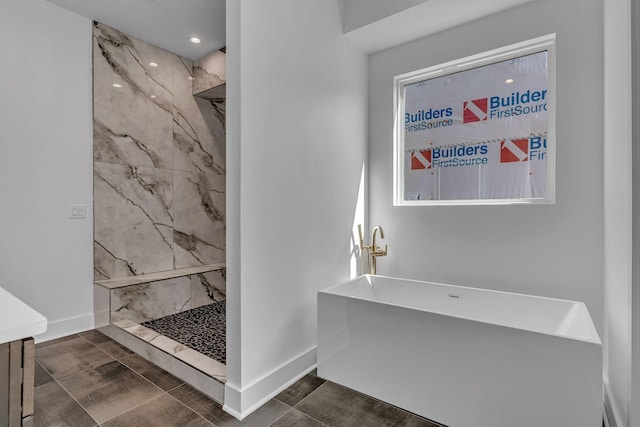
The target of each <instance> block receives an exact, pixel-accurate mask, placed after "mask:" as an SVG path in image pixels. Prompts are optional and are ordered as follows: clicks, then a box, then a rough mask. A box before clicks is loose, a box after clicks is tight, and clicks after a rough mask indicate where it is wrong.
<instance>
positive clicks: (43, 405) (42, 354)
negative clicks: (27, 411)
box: [35, 331, 442, 427]
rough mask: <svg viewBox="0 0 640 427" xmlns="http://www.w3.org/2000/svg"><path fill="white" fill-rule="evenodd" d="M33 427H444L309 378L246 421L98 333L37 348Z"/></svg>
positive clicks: (274, 399)
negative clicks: (237, 418) (232, 415)
mask: <svg viewBox="0 0 640 427" xmlns="http://www.w3.org/2000/svg"><path fill="white" fill-rule="evenodd" d="M36 361H37V363H36V391H35V400H36V401H35V425H36V426H56V427H58V426H60V427H66V426H68V427H85V426H88V427H91V426H104V427H147V426H148V427H163V426H175V427H185V426H209V427H211V426H214V427H216V426H217V427H227V426H253V427H268V426H269V427H287V426H300V427H306V426H308V427H316V426H328V427H349V426H354V427H356V426H357V427H363V426H371V427H382V426H395V427H442V426H440V424H436V423H433V422H430V421H428V420H426V419H424V418H421V417H418V416H416V415H414V414H411V413H409V412H406V411H403V410H401V409H398V408H396V407H394V406H391V405H388V404H386V403H384V402H380V401H379V400H376V399H372V398H370V397H368V396H365V395H363V394H360V393H357V392H355V391H353V390H350V389H348V388H345V387H342V386H339V385H337V384H334V383H331V382H329V381H325V380H323V379H322V378H319V377H317V376H315V375H313V374H309V375H306V376H305V377H303V378H302V379H301V380H299V381H298V382H296V383H295V384H294V385H292V386H291V387H289V388H288V389H286V390H285V391H283V392H282V393H280V394H278V395H277V396H276V397H275V398H273V399H271V400H270V401H269V402H267V403H266V404H265V405H263V406H262V407H261V408H260V409H258V410H257V411H256V412H254V413H253V414H251V415H250V416H248V417H247V418H246V419H244V420H243V421H242V422H240V421H238V420H236V419H235V418H233V417H231V416H230V415H229V414H227V413H226V412H224V411H223V410H222V407H221V406H220V405H219V404H218V403H216V402H214V401H213V400H210V399H209V398H207V397H206V396H205V395H203V394H202V393H200V392H198V391H197V390H195V389H194V388H192V387H191V386H189V385H187V384H184V383H183V382H182V381H180V380H179V379H177V378H175V377H174V376H172V375H170V374H169V373H167V372H165V371H163V370H161V369H160V368H158V367H156V366H154V365H153V364H151V363H149V362H147V361H146V360H145V359H143V358H142V357H140V356H138V355H136V354H134V353H132V352H131V351H129V350H128V349H126V348H124V347H122V346H121V345H119V344H118V343H116V342H115V341H113V340H111V339H110V338H108V337H106V336H105V335H103V334H102V333H100V332H98V331H88V332H83V333H81V334H77V335H71V336H69V337H65V338H60V339H57V340H54V341H49V342H46V343H42V344H38V345H36Z"/></svg>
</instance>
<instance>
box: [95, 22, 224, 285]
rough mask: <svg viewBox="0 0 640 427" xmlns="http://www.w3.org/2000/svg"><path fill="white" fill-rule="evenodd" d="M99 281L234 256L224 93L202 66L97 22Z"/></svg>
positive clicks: (97, 231) (201, 263)
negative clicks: (211, 95) (207, 94)
mask: <svg viewBox="0 0 640 427" xmlns="http://www.w3.org/2000/svg"><path fill="white" fill-rule="evenodd" d="M93 45H94V51H93V52H94V58H93V71H94V150H93V151H94V200H95V202H94V220H95V221H94V223H95V227H94V236H95V237H94V238H95V242H94V265H95V272H94V276H95V277H94V280H96V281H102V280H109V279H115V278H122V277H128V276H138V275H142V274H147V273H155V272H160V271H167V270H173V269H178V268H182V267H192V266H200V265H203V264H210V263H213V262H218V261H222V260H224V259H225V219H224V218H225V214H224V213H225V205H224V203H225V178H224V174H225V164H224V157H225V149H224V144H225V128H224V110H225V105H224V104H225V102H224V100H223V99H218V100H205V99H200V98H194V97H193V94H192V91H193V88H192V80H190V79H189V78H190V77H191V76H192V73H193V64H192V62H191V61H190V60H187V59H185V58H181V57H179V56H177V55H175V54H172V53H170V52H167V51H165V50H163V49H160V48H158V47H155V46H152V45H150V44H148V43H146V42H144V41H141V40H139V39H136V38H135V37H131V36H128V35H126V34H124V33H122V32H120V31H117V30H115V29H113V28H110V27H108V26H106V25H103V24H100V23H95V24H94V32H93Z"/></svg>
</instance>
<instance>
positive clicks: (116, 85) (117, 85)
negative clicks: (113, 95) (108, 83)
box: [113, 83, 122, 87]
mask: <svg viewBox="0 0 640 427" xmlns="http://www.w3.org/2000/svg"><path fill="white" fill-rule="evenodd" d="M113 87H122V85H121V84H119V83H114V84H113Z"/></svg>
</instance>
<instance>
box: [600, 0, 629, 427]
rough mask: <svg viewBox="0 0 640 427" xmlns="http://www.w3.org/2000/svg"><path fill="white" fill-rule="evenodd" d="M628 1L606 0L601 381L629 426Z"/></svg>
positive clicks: (616, 417) (611, 409)
mask: <svg viewBox="0 0 640 427" xmlns="http://www.w3.org/2000/svg"><path fill="white" fill-rule="evenodd" d="M629 16H630V1H629V0H609V1H605V2H604V54H605V57H604V60H605V61H604V89H605V93H604V140H605V144H604V231H605V233H604V236H605V240H604V243H605V246H604V249H605V253H604V255H605V258H604V259H605V264H604V272H605V275H604V285H605V286H604V336H603V338H604V340H603V341H604V364H605V368H604V383H605V402H606V405H607V412H608V413H609V416H610V417H612V418H613V419H611V422H612V423H613V422H615V424H614V425H617V426H618V427H624V426H630V423H629V409H630V408H629V403H630V399H631V396H630V392H631V289H632V287H631V283H632V257H631V255H632V246H631V230H632V225H631V218H632V215H631V214H632V209H631V200H632V193H631V190H632V186H631V182H632V181H631V170H632V168H631V164H632V156H631V90H630V88H631V27H630V23H631V22H630V19H629Z"/></svg>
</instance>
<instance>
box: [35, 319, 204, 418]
mask: <svg viewBox="0 0 640 427" xmlns="http://www.w3.org/2000/svg"><path fill="white" fill-rule="evenodd" d="M98 332H99V331H98ZM75 335H77V336H79V337H80V338H82V339H84V340H85V341H86V342H88V343H89V344H91V345H92V346H94V347H95V348H97V349H98V350H100V351H102V352H103V353H104V354H106V355H107V356H109V357H111V358H112V359H113V360H112V361H110V362H106V363H103V364H102V365H99V366H94V367H91V368H86V369H80V370H78V371H76V372H72V373H70V374H67V375H64V376H62V377H60V378H66V377H68V376H70V375H74V374H77V373H78V372H81V371H88V370H90V369H96V368H98V367H100V366H104V365H106V364H107V363H113V362H117V363H119V364H120V365H122V366H124V367H125V368H126V369H128V370H129V371H131V372H133V373H134V374H136V375H138V376H139V377H140V378H142V379H143V380H144V381H146V382H148V383H150V384H151V385H153V386H154V387H155V388H157V389H158V390H160V391H161V393H160V394H159V395H157V396H154V397H152V398H150V399H148V400H146V401H144V402H142V403H140V404H139V405H136V406H134V407H133V408H130V409H127V410H125V411H123V412H121V413H119V414H117V415H115V416H113V417H111V418H109V419H107V420H105V421H103V422H102V423H99V422H98V421H97V420H96V419H95V418H94V417H93V416H92V415H91V413H90V412H89V410H88V409H87V408H85V407H84V405H82V404H81V403H80V401H78V399H76V398H75V396H74V395H73V394H71V392H70V391H69V390H67V389H66V388H65V387H64V386H63V385H62V384H61V383H60V382H59V381H58V379H57V378H56V377H54V376H53V375H51V373H50V372H49V371H48V370H47V369H46V368H45V367H44V366H43V365H42V363H40V362H38V363H39V364H40V365H41V366H42V367H43V368H44V369H45V371H47V373H48V374H49V375H51V378H53V379H54V381H56V382H57V383H58V385H59V386H60V387H62V389H63V390H64V391H65V392H66V393H67V394H68V395H69V396H70V397H71V398H72V399H73V400H74V401H75V402H77V403H78V405H80V407H81V408H82V409H83V410H84V411H85V412H86V413H87V415H89V416H90V417H91V418H92V419H93V420H94V421H95V422H96V424H97V425H98V426H101V425H102V424H104V423H106V422H107V421H110V420H112V419H114V418H116V417H119V416H120V415H122V414H124V413H126V412H129V411H130V410H131V409H134V408H137V407H138V406H141V405H144V404H145V403H148V402H150V401H151V400H153V399H155V398H157V397H159V396H162V394H163V393H167V392H165V391H164V390H163V389H162V388H161V387H159V386H158V385H157V384H155V383H154V382H152V381H149V380H148V379H147V378H145V377H144V376H143V375H141V374H140V373H138V372H137V371H136V370H134V369H132V368H130V367H128V366H127V365H125V364H124V363H122V362H121V361H120V360H118V359H116V358H114V357H113V356H111V355H110V354H109V353H107V352H106V351H104V350H102V349H101V348H100V347H98V346H97V345H96V344H94V343H92V342H91V341H89V340H88V339H86V338H85V337H83V336H82V335H80V334H75ZM107 338H109V337H107ZM109 339H110V340H111V338H109ZM112 341H114V342H116V343H117V341H115V340H112ZM133 354H135V353H131V354H129V355H127V356H131V355H133ZM36 361H37V360H36ZM167 394H168V393H167ZM198 415H200V414H198Z"/></svg>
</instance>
